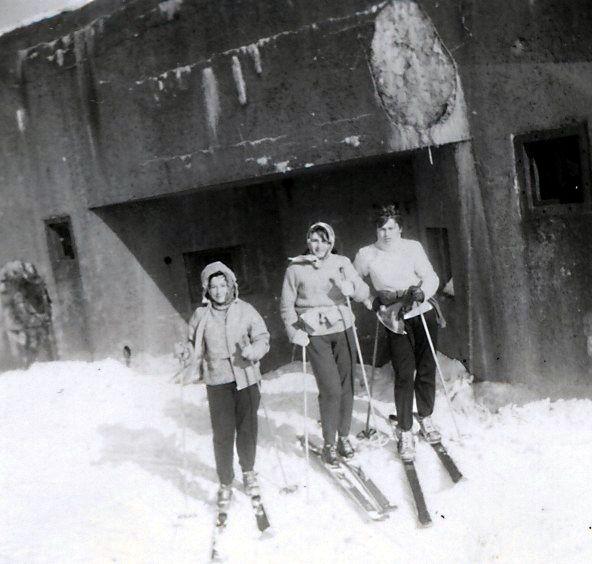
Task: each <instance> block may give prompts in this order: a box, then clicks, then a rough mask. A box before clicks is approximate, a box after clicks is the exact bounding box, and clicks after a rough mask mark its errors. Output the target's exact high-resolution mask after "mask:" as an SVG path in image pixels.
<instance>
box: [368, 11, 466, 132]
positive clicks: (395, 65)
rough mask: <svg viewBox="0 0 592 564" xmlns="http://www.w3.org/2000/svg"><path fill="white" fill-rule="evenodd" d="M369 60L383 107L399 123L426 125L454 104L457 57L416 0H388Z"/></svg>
mask: <svg viewBox="0 0 592 564" xmlns="http://www.w3.org/2000/svg"><path fill="white" fill-rule="evenodd" d="M371 63H372V73H373V76H374V81H375V84H376V88H377V91H378V95H379V96H380V99H381V102H382V105H383V108H384V110H385V111H386V113H387V115H388V116H389V118H390V119H391V120H392V121H393V122H394V123H395V124H396V125H400V126H411V127H414V128H416V129H419V130H427V129H429V128H430V127H432V126H434V125H436V124H437V123H439V122H442V121H444V120H445V119H446V117H447V116H448V114H449V113H450V112H451V110H452V108H453V107H454V103H455V95H456V69H455V66H454V63H453V61H452V59H451V57H450V56H449V55H448V53H447V52H446V50H445V47H444V45H443V44H442V42H441V40H440V38H439V37H438V34H437V32H436V29H435V27H434V26H433V24H432V22H431V21H430V20H429V18H428V17H427V16H426V14H424V12H423V11H422V10H421V8H420V7H419V6H418V5H417V3H416V2H412V1H403V2H401V1H397V2H390V3H389V4H388V5H387V6H385V7H384V8H383V9H382V10H381V11H380V13H379V14H378V16H377V17H376V22H375V32H374V37H373V39H372V58H371Z"/></svg>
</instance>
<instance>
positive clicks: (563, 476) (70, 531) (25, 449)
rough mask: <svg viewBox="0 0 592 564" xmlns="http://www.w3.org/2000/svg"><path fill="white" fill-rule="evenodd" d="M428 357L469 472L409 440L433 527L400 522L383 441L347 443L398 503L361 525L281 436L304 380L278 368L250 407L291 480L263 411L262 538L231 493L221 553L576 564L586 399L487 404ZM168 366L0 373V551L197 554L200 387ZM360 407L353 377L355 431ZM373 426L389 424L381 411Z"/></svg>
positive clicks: (62, 557) (442, 410)
mask: <svg viewBox="0 0 592 564" xmlns="http://www.w3.org/2000/svg"><path fill="white" fill-rule="evenodd" d="M440 358H441V362H442V364H443V369H444V371H445V374H446V378H447V380H448V385H449V387H450V389H451V393H452V394H453V395H454V396H455V399H454V400H453V401H454V404H455V409H456V417H457V420H458V424H459V427H460V428H461V430H462V433H463V435H464V436H463V438H462V442H458V441H452V440H451V437H453V435H454V427H453V425H452V422H451V419H450V415H449V412H448V410H447V406H446V401H445V398H444V397H443V396H439V397H438V403H437V411H436V414H435V419H436V421H437V422H438V423H439V424H440V426H441V427H442V429H443V431H444V435H445V438H446V440H447V442H448V444H449V450H450V451H451V453H452V454H453V456H454V457H455V459H456V461H457V463H458V465H459V467H460V468H461V469H462V471H463V472H464V474H465V476H466V477H467V479H466V480H464V481H463V482H461V483H459V484H457V485H452V483H451V482H450V480H449V478H448V476H447V474H446V473H445V472H444V471H443V469H442V467H441V464H440V463H439V461H438V459H437V458H436V456H435V454H434V453H433V451H432V450H431V449H430V448H429V447H428V446H427V445H425V444H419V445H418V456H417V458H418V460H417V467H418V472H419V474H420V480H421V481H422V484H423V486H424V490H425V494H426V498H427V502H428V506H429V508H430V510H431V513H432V516H433V518H434V526H433V527H431V528H430V529H419V528H418V527H417V525H416V520H415V516H414V510H413V506H412V500H411V496H410V494H409V491H408V488H407V484H406V482H405V477H404V474H403V472H402V468H401V465H400V462H399V461H398V460H397V458H396V456H395V455H394V454H393V452H394V448H395V447H394V443H393V442H392V441H390V442H389V443H388V444H387V445H386V446H384V447H382V448H377V447H374V446H372V445H366V444H362V443H358V447H359V459H360V461H361V462H362V463H363V466H364V467H365V469H366V471H367V473H368V474H370V475H371V476H372V478H374V480H375V481H376V483H378V484H379V485H380V487H381V488H382V489H383V490H384V492H385V493H386V494H387V495H388V496H389V498H390V499H391V500H392V501H393V502H394V503H396V504H397V505H398V506H399V508H398V510H396V511H395V512H393V513H392V514H391V517H390V519H388V520H386V521H384V522H379V523H373V522H366V521H365V520H364V517H363V515H361V514H360V512H359V511H358V510H357V509H356V508H355V507H354V506H353V505H352V504H351V503H350V502H349V501H348V500H347V499H346V498H345V497H343V495H342V494H341V493H340V492H339V491H337V490H336V489H335V488H334V486H333V485H332V484H331V483H330V482H329V481H328V480H327V478H325V476H324V475H322V474H321V473H319V471H318V470H317V469H315V468H314V467H310V468H308V467H307V466H306V464H305V460H304V456H303V454H302V452H301V451H300V449H299V448H298V447H297V446H296V442H295V436H296V435H297V434H300V433H302V430H303V425H304V419H303V417H302V403H303V401H302V400H303V392H302V390H303V388H302V385H303V376H302V374H301V372H300V367H299V365H298V364H297V363H294V364H292V365H288V366H285V367H283V368H282V369H281V370H278V371H276V372H274V373H270V374H268V375H266V381H265V383H264V401H265V406H266V407H267V410H268V412H269V416H270V423H271V426H272V428H273V431H274V433H275V434H276V436H277V438H278V442H279V449H280V456H281V459H282V461H283V463H284V465H285V468H286V471H287V474H288V478H287V479H288V483H289V485H291V484H298V485H299V488H298V490H297V491H296V493H293V494H288V495H285V494H282V493H280V491H279V490H280V489H281V487H282V486H283V485H284V483H283V481H282V475H281V472H280V469H279V467H278V462H277V457H276V454H275V452H274V450H273V446H272V445H273V442H272V438H271V435H270V434H269V432H268V428H267V426H266V421H265V418H264V416H263V410H261V411H260V416H261V417H260V425H261V426H260V448H259V452H258V461H257V469H258V471H259V475H260V480H261V484H262V491H263V497H264V501H265V503H266V506H267V509H268V513H269V517H270V520H271V522H272V525H273V527H274V535H273V536H271V537H269V538H259V533H258V531H257V529H256V527H255V521H254V517H253V515H252V510H251V508H250V505H249V503H248V500H247V499H246V497H245V496H244V494H243V493H242V491H241V490H240V487H239V488H238V490H237V492H236V494H235V499H234V502H233V503H234V504H233V506H232V511H231V515H230V521H229V525H228V529H227V531H226V533H225V534H224V537H223V539H222V540H223V542H222V550H223V551H224V552H225V553H226V555H227V556H228V561H229V562H240V563H243V562H257V563H263V562H269V563H272V562H273V563H276V562H307V563H309V562H312V563H314V562H334V561H344V562H455V563H458V562H467V563H468V562H492V561H496V562H521V563H522V562H542V561H550V562H570V563H572V562H588V561H590V559H591V558H592V530H591V529H590V527H591V526H592V511H591V510H590V507H592V489H591V488H590V487H589V469H590V462H591V461H592V438H591V436H590V429H591V428H592V426H591V423H592V402H591V401H590V400H588V399H571V400H558V401H554V402H550V401H548V400H540V401H533V402H531V403H527V404H525V405H523V406H522V407H516V406H513V405H509V406H507V407H503V408H501V409H500V410H499V412H497V413H491V412H489V411H487V410H486V409H485V408H483V407H481V406H480V405H478V404H477V403H476V402H475V400H474V393H473V388H474V386H473V385H471V384H470V383H469V382H470V377H469V376H468V375H467V374H466V373H465V372H464V369H463V368H462V366H461V365H460V364H458V363H456V362H453V361H449V360H448V359H446V358H445V357H440ZM174 370H175V365H174V363H173V361H172V360H171V359H161V360H159V361H156V360H155V361H153V362H151V363H150V364H145V365H144V368H143V369H142V370H139V369H137V370H131V369H129V368H126V367H124V366H123V365H121V364H120V363H119V362H116V361H113V360H106V361H102V362H95V363H81V362H57V363H47V364H37V365H34V366H33V367H32V368H31V369H30V370H28V371H26V372H22V371H14V372H7V373H4V374H2V375H0V397H1V398H2V403H1V404H0V406H1V407H0V452H1V453H2V455H1V456H0V488H1V495H0V563H23V564H24V563H27V564H30V563H56V564H57V563H60V564H61V563H78V562H81V563H82V562H84V563H87V562H92V563H95V562H96V563H103V562H117V563H176V564H177V563H190V562H191V563H195V562H206V561H207V559H208V554H209V546H210V535H211V531H212V525H213V519H214V514H213V508H212V501H213V499H214V496H215V491H216V486H217V480H216V475H215V471H214V461H213V453H212V448H211V434H210V433H211V432H210V423H209V415H208V407H207V402H206V401H205V390H204V388H203V387H202V386H196V385H191V386H187V387H185V388H181V387H180V386H178V385H174V384H171V383H170V382H169V380H170V377H171V375H172V374H173V372H174ZM391 378H392V375H391V373H390V372H389V370H388V369H384V370H380V371H378V373H377V383H376V386H375V390H376V398H377V401H376V406H377V410H378V412H379V414H380V415H381V416H385V415H387V414H388V413H389V412H390V410H391V409H392V402H391V396H392V383H391ZM307 389H308V396H307V397H308V405H309V408H310V411H311V418H310V419H309V421H308V425H309V426H308V429H309V431H310V432H311V433H313V434H318V433H319V429H318V426H317V425H316V423H315V420H316V417H317V414H318V408H317V406H316V392H315V389H316V388H315V384H314V380H313V379H312V377H311V376H309V377H308V380H307ZM181 393H182V394H183V397H182V396H181ZM488 394H489V395H490V396H491V394H492V391H491V386H490V389H489V390H488ZM182 403H183V404H184V406H185V410H184V411H183V410H182V409H181V405H182ZM365 416H366V401H365V399H364V393H363V391H362V390H361V389H360V390H358V394H357V400H356V404H355V419H354V431H358V430H360V429H361V428H363V426H364V423H365ZM378 426H379V428H380V429H381V430H384V431H387V426H386V423H385V422H384V420H383V419H382V417H379V421H378ZM183 428H185V429H186V432H185V434H184V433H183ZM184 438H185V449H184V445H183V443H184ZM184 450H185V452H186V456H185V457H184V456H183V451H184ZM184 468H185V469H186V471H184ZM236 472H237V476H238V475H239V471H238V467H237V470H236ZM306 484H308V488H306V487H305V485H306ZM237 486H239V482H238V480H237ZM184 492H185V494H184Z"/></svg>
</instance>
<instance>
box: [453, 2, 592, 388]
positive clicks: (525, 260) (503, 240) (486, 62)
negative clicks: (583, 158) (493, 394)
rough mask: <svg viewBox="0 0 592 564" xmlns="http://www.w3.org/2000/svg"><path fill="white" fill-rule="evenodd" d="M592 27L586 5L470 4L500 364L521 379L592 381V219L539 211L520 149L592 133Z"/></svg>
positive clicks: (476, 124) (586, 213)
mask: <svg viewBox="0 0 592 564" xmlns="http://www.w3.org/2000/svg"><path fill="white" fill-rule="evenodd" d="M492 18H495V20H496V21H498V22H499V23H498V25H496V26H491V25H490V22H491V21H492ZM591 23H592V6H591V5H590V3H589V2H583V1H582V2H570V3H568V4H565V3H562V2H552V1H549V0H547V1H537V2H526V1H524V2H512V3H511V5H508V3H507V2H502V1H495V2H487V3H485V2H467V3H465V11H464V25H465V26H466V36H465V43H464V45H463V47H461V48H460V49H459V51H458V52H457V53H456V56H457V60H460V61H462V63H461V65H460V72H461V76H462V80H463V84H464V85H465V94H466V98H467V103H468V105H469V107H470V112H469V119H470V123H471V131H472V137H473V143H472V147H473V157H474V161H475V167H476V171H477V175H478V190H477V192H478V193H480V194H479V199H480V201H481V203H482V220H481V228H480V229H481V231H482V232H483V233H486V234H487V236H488V239H489V242H490V248H491V251H492V255H491V257H492V260H491V264H490V273H491V278H492V279H494V280H495V284H496V291H495V303H496V316H497V317H498V319H497V325H498V326H500V327H503V328H504V331H503V332H502V333H501V334H498V335H497V336H496V337H495V339H496V342H495V343H494V348H495V350H496V354H495V356H494V357H493V360H494V361H495V362H497V366H499V370H500V372H502V371H503V372H505V373H507V374H509V375H511V376H512V377H513V378H514V379H523V380H529V381H533V377H534V376H535V375H540V376H541V377H543V378H546V379H553V380H555V381H557V382H561V381H562V380H573V379H578V378H579V379H580V380H582V381H589V378H590V367H591V364H590V357H589V356H588V355H587V353H586V334H585V327H584V323H583V317H584V315H585V313H586V312H588V311H590V310H591V309H592V295H591V294H590V292H589V291H588V289H587V286H588V283H587V280H589V279H590V266H589V260H588V258H587V257H588V254H589V252H588V249H589V248H590V243H591V241H590V236H591V234H592V214H591V211H592V210H591V209H590V206H589V205H588V206H582V209H580V210H578V211H575V212H573V213H572V212H570V213H563V212H560V213H559V214H557V213H555V212H549V213H547V214H542V213H539V214H534V213H532V212H531V211H529V209H528V206H527V202H526V194H524V193H523V191H522V190H523V186H521V185H520V183H519V181H518V178H517V170H516V163H515V158H514V148H513V143H512V139H513V136H515V135H517V134H521V133H525V132H529V131H536V130H544V129H555V128H558V127H562V126H565V125H571V124H578V123H589V122H590V120H591V118H592V111H591V108H592V104H591V103H592V86H591V85H592V82H591V79H592V38H591V36H590V34H589V31H588V30H589V29H590V24H591ZM584 166H585V167H587V168H588V169H589V168H590V161H589V157H588V160H587V162H585V163H584ZM564 211H567V210H564ZM477 217H478V216H476V217H474V218H473V220H474V221H476V220H477ZM480 251H483V249H480ZM491 374H492V377H493V371H492V373H491Z"/></svg>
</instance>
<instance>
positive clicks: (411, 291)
mask: <svg viewBox="0 0 592 564" xmlns="http://www.w3.org/2000/svg"><path fill="white" fill-rule="evenodd" d="M405 294H406V295H408V296H409V298H410V300H411V301H412V302H418V303H422V302H423V301H424V300H425V294H424V293H423V290H422V289H421V288H420V287H419V286H409V288H407V292H405Z"/></svg>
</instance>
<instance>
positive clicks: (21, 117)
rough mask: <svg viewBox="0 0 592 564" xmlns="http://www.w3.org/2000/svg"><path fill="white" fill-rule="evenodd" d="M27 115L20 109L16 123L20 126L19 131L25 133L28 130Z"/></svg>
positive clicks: (17, 112)
mask: <svg viewBox="0 0 592 564" xmlns="http://www.w3.org/2000/svg"><path fill="white" fill-rule="evenodd" d="M26 118H27V114H26V112H25V110H24V109H23V108H19V109H18V110H17V111H16V123H17V124H18V128H19V131H20V132H21V133H23V132H24V131H25V128H26Z"/></svg>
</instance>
